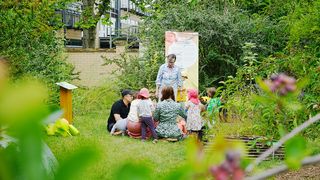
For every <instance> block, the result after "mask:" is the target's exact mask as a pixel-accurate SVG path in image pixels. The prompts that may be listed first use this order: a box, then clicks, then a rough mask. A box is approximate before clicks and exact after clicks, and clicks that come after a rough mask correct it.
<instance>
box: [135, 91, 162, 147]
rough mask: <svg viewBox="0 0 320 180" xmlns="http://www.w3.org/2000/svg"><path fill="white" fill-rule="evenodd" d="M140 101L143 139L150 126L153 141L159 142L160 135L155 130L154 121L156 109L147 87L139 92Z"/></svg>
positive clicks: (139, 109) (143, 139) (138, 106)
mask: <svg viewBox="0 0 320 180" xmlns="http://www.w3.org/2000/svg"><path fill="white" fill-rule="evenodd" d="M139 99H140V102H139V103H138V105H137V109H138V117H139V118H140V120H141V140H142V141H145V140H146V133H147V127H149V129H150V131H151V134H152V137H153V141H152V142H153V143H157V141H158V136H157V133H156V131H155V127H154V122H153V118H152V113H153V111H154V110H155V108H154V106H153V103H152V101H151V100H150V98H149V90H148V89H147V88H142V89H141V90H140V92H139Z"/></svg>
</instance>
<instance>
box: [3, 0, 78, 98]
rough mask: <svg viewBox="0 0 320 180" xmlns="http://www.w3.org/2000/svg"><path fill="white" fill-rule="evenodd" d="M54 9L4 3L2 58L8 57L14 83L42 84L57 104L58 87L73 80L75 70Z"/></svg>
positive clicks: (47, 6)
mask: <svg viewBox="0 0 320 180" xmlns="http://www.w3.org/2000/svg"><path fill="white" fill-rule="evenodd" d="M50 5H51V4H47V3H39V2H35V3H30V2H25V1H24V2H21V3H20V4H19V5H18V4H15V2H1V3H0V7H1V12H0V41H1V44H0V55H2V56H5V57H7V59H8V61H9V62H8V63H9V66H10V73H11V74H10V75H11V78H12V79H14V80H17V79H21V78H22V77H26V76H27V77H31V78H35V79H38V80H40V81H41V82H43V83H45V85H46V86H47V87H48V89H49V95H50V100H49V101H50V102H57V101H58V90H59V88H57V87H56V85H55V83H56V82H59V81H69V80H71V79H72V70H73V67H72V66H71V65H70V64H68V63H67V62H66V61H65V58H66V57H65V56H64V55H63V52H64V46H63V42H64V40H63V38H59V33H57V29H56V28H57V26H53V24H57V23H55V22H59V19H55V18H57V15H55V9H54V8H53V7H51V6H50ZM60 20H61V19H60ZM57 25H59V24H57Z"/></svg>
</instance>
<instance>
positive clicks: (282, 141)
mask: <svg viewBox="0 0 320 180" xmlns="http://www.w3.org/2000/svg"><path fill="white" fill-rule="evenodd" d="M319 119H320V113H319V114H317V115H316V116H314V117H312V118H310V119H309V120H307V121H305V122H304V123H303V124H301V125H300V126H298V127H296V128H295V129H293V130H292V131H291V132H290V133H288V134H287V135H285V136H284V137H282V138H281V139H280V140H279V141H278V142H277V143H276V144H274V145H273V146H272V147H271V148H269V149H268V150H267V151H265V152H264V153H262V154H261V155H260V156H259V157H258V158H257V159H255V161H254V162H253V163H251V164H250V165H249V166H248V167H247V168H246V172H247V173H248V172H251V171H252V170H253V168H254V167H255V166H256V165H258V164H259V163H260V162H261V161H263V160H264V159H265V158H266V157H268V156H269V155H270V154H272V153H273V152H275V151H276V150H277V149H278V148H279V147H280V146H282V145H283V144H284V143H285V142H286V141H288V140H289V139H290V138H292V137H293V136H295V135H297V134H298V133H300V132H301V131H302V130H304V129H305V128H307V127H308V126H310V125H311V124H313V123H315V122H317V121H318V120H319Z"/></svg>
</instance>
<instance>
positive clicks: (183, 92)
mask: <svg viewBox="0 0 320 180" xmlns="http://www.w3.org/2000/svg"><path fill="white" fill-rule="evenodd" d="M186 101H187V89H185V88H183V89H178V92H177V102H186Z"/></svg>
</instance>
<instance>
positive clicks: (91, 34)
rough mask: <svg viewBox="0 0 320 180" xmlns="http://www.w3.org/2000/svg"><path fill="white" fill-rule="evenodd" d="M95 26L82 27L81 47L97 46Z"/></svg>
mask: <svg viewBox="0 0 320 180" xmlns="http://www.w3.org/2000/svg"><path fill="white" fill-rule="evenodd" d="M96 35H97V31H96V28H95V27H94V28H89V29H83V38H82V47H83V48H97V47H96Z"/></svg>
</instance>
